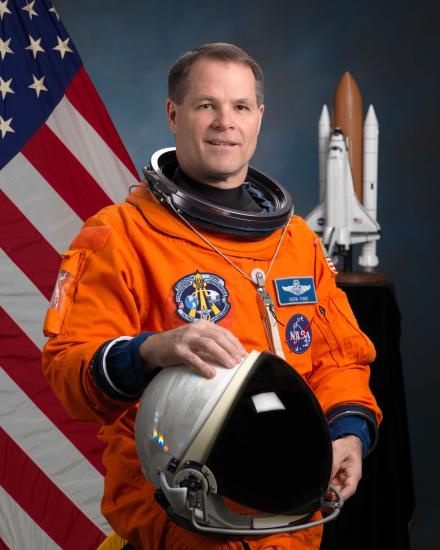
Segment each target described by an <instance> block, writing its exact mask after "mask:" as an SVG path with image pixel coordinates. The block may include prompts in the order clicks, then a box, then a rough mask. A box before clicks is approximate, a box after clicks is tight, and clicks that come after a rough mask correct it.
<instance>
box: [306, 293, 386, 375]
mask: <svg viewBox="0 0 440 550" xmlns="http://www.w3.org/2000/svg"><path fill="white" fill-rule="evenodd" d="M313 325H314V327H315V332H317V333H318V334H317V336H318V337H319V338H320V340H321V342H320V344H321V345H319V346H317V349H316V352H317V353H319V354H321V356H322V357H323V358H324V357H325V355H330V356H331V358H332V360H333V361H334V362H335V363H336V364H337V365H338V366H339V367H342V366H344V365H349V364H353V363H359V364H369V363H371V362H372V361H374V359H375V356H376V353H375V349H374V346H373V344H372V343H371V341H370V340H369V338H368V337H367V336H366V335H365V334H364V333H363V332H362V331H361V329H360V328H359V325H358V323H357V321H356V318H355V316H354V315H353V312H352V310H351V307H350V305H349V303H348V300H347V297H346V296H345V294H344V293H343V292H342V291H339V290H338V291H337V292H336V293H334V294H333V295H332V296H330V297H329V298H328V300H326V301H325V302H322V303H320V304H316V305H315V315H314V322H313ZM318 359H319V358H318Z"/></svg>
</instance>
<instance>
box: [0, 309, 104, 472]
mask: <svg viewBox="0 0 440 550" xmlns="http://www.w3.org/2000/svg"><path fill="white" fill-rule="evenodd" d="M0 325H1V327H2V329H3V331H4V333H3V334H4V335H5V336H6V338H5V342H4V349H3V357H4V358H3V361H2V367H3V369H4V370H5V372H6V373H7V374H8V375H9V377H10V378H11V379H12V380H13V381H14V382H15V383H16V384H17V385H18V386H19V387H20V389H21V390H22V391H24V392H25V393H26V395H27V396H28V397H29V398H30V399H31V400H32V401H33V402H34V404H35V405H36V406H37V407H38V408H39V409H40V410H41V411H42V412H43V413H44V414H45V415H46V416H47V417H48V419H49V420H50V421H51V422H53V423H54V424H55V425H56V426H57V427H58V429H59V430H60V431H61V432H63V434H64V435H65V436H66V437H67V438H68V439H69V440H70V442H71V443H72V444H73V445H75V447H76V448H77V449H78V450H79V451H80V452H81V453H82V454H83V455H84V456H85V457H87V460H88V461H89V462H90V463H91V464H92V465H93V466H94V467H95V468H96V469H97V470H98V471H99V472H100V473H101V474H102V475H104V467H103V465H102V461H101V455H102V451H103V444H102V443H101V442H100V441H99V440H98V439H97V432H98V428H97V426H95V425H94V424H86V423H84V422H76V421H75V420H73V419H72V418H70V416H69V415H68V414H67V412H66V411H65V410H64V408H63V406H62V405H61V403H60V402H59V401H58V399H57V398H56V397H55V395H54V393H53V392H52V390H51V388H50V386H49V385H48V384H47V380H46V378H45V377H44V375H43V371H42V369H41V353H40V351H39V350H38V348H36V347H35V345H34V344H33V343H32V342H31V341H30V340H29V339H28V338H26V337H25V336H24V335H23V333H22V332H21V331H20V328H19V327H18V326H17V325H16V324H15V322H14V321H13V320H12V319H11V318H10V317H9V316H8V315H6V313H5V312H4V311H0ZM17 362H18V363H20V364H22V365H26V368H17V366H16V365H17Z"/></svg>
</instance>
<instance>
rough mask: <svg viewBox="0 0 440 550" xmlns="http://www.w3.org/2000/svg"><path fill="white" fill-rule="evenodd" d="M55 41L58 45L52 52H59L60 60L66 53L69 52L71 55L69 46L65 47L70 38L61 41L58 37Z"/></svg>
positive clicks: (71, 51)
mask: <svg viewBox="0 0 440 550" xmlns="http://www.w3.org/2000/svg"><path fill="white" fill-rule="evenodd" d="M57 40H58V45H57V46H55V47H54V48H52V49H53V50H56V51H58V52H60V55H61V59H64V55H65V54H66V53H67V52H70V53H73V50H71V49H70V48H69V46H68V45H67V43H68V42H69V40H70V38H66V40H61V38H60V37H59V36H57Z"/></svg>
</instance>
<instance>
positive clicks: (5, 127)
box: [0, 116, 15, 139]
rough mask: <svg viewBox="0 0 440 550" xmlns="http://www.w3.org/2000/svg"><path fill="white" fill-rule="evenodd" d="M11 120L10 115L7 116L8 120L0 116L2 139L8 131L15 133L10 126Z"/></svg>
mask: <svg viewBox="0 0 440 550" xmlns="http://www.w3.org/2000/svg"><path fill="white" fill-rule="evenodd" d="M11 122H12V117H11V118H8V120H3V117H2V116H0V132H1V133H2V139H5V135H6V134H7V133H8V132H12V133H13V134H14V133H15V130H14V128H11Z"/></svg>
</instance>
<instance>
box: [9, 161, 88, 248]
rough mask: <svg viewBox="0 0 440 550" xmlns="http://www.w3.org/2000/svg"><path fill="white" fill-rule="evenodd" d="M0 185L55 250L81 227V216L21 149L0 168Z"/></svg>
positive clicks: (65, 244) (65, 246) (64, 244)
mask: <svg viewBox="0 0 440 550" xmlns="http://www.w3.org/2000/svg"><path fill="white" fill-rule="evenodd" d="M0 189H2V191H3V192H4V193H5V195H7V197H8V198H9V199H10V200H11V201H12V202H13V203H14V204H15V206H16V207H17V208H18V209H19V210H20V211H21V212H22V213H23V215H24V216H26V218H28V220H29V221H30V222H31V223H32V225H34V226H35V228H36V229H37V230H38V231H39V232H40V233H41V234H42V235H43V237H44V238H45V239H46V241H48V242H49V243H50V244H51V245H52V246H53V248H54V249H55V250H57V251H58V252H62V251H63V250H65V249H66V248H67V247H68V245H69V243H70V241H71V240H72V238H73V237H74V235H75V234H76V233H77V232H78V231H79V230H80V229H81V226H82V224H83V221H82V220H81V218H80V217H79V216H78V215H77V214H76V213H75V212H74V211H73V210H72V208H71V207H70V206H69V205H68V204H67V203H66V202H65V201H63V199H62V198H61V197H60V196H59V195H58V193H57V192H56V191H54V189H53V188H52V187H51V186H50V185H49V184H48V183H47V181H46V180H45V179H44V178H43V177H42V176H41V174H40V173H39V172H38V171H37V170H35V168H34V167H33V166H32V164H31V163H30V162H29V161H28V160H27V159H26V158H25V157H24V156H23V155H22V154H21V153H18V155H16V156H15V157H14V158H13V159H12V160H11V161H10V162H9V163H8V164H7V165H6V166H5V167H4V168H3V169H2V171H1V172H0Z"/></svg>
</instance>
